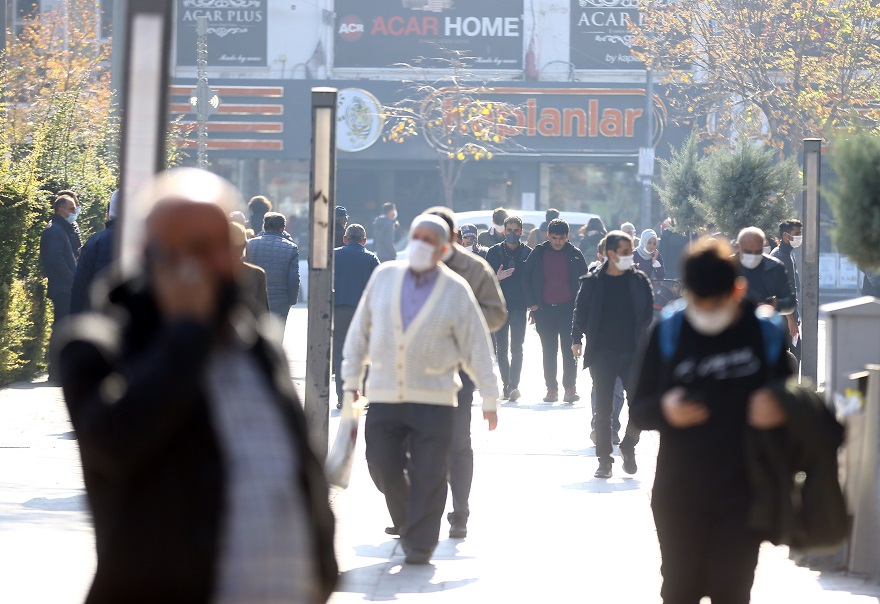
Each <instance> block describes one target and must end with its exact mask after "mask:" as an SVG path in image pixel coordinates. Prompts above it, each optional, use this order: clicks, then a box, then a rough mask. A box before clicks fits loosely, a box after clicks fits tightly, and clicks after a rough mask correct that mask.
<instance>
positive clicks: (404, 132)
mask: <svg viewBox="0 0 880 604" xmlns="http://www.w3.org/2000/svg"><path fill="white" fill-rule="evenodd" d="M443 54H445V55H446V56H445V57H444V58H443V59H441V60H442V61H443V62H444V63H445V64H446V65H447V66H448V70H447V73H448V75H447V76H445V77H444V78H443V79H440V80H437V81H434V80H431V79H430V78H429V77H428V75H429V74H428V72H427V71H426V70H425V69H424V68H423V67H422V66H421V65H419V64H416V65H405V66H406V67H409V68H410V69H412V70H413V72H414V73H415V74H416V76H417V78H418V79H417V80H415V81H409V82H408V85H409V87H410V90H411V95H410V96H409V97H407V98H406V99H404V100H402V101H400V102H398V103H395V104H394V105H390V106H387V107H385V109H384V111H385V115H384V116H383V117H384V119H385V122H386V133H385V135H384V136H383V140H384V141H386V142H389V143H403V142H404V141H405V140H406V139H408V138H412V137H419V136H422V137H424V138H425V140H426V141H427V143H428V144H429V145H430V146H431V148H432V149H434V151H436V152H437V159H438V165H439V168H440V181H441V183H442V185H443V193H444V197H445V203H446V206H447V207H449V208H454V207H455V206H454V204H455V186H456V184H458V181H459V179H460V178H461V175H462V172H463V170H464V167H465V166H466V165H467V164H468V163H471V162H479V161H486V160H490V159H492V158H493V157H494V156H495V154H497V153H504V152H505V150H509V149H510V148H511V147H513V146H514V145H516V143H515V142H514V140H513V137H515V136H516V134H517V133H518V131H517V126H516V125H515V123H516V120H515V119H514V118H513V117H512V116H513V114H514V111H515V109H516V107H514V106H513V105H511V104H509V103H505V102H498V101H490V100H486V99H485V97H486V96H487V95H491V93H492V89H491V87H489V86H486V85H483V84H473V83H472V82H474V81H476V77H475V76H474V75H473V74H472V73H471V72H470V71H469V70H468V58H467V57H466V56H464V55H463V54H462V53H460V52H455V51H443ZM432 61H433V63H432V64H436V59H433V60H432ZM481 97H483V99H481Z"/></svg>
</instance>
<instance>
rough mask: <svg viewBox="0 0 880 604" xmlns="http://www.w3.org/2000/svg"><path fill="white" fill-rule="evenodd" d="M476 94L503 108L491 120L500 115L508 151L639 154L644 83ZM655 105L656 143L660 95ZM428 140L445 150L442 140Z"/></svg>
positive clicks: (663, 119) (661, 123)
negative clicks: (624, 86) (611, 86)
mask: <svg viewBox="0 0 880 604" xmlns="http://www.w3.org/2000/svg"><path fill="white" fill-rule="evenodd" d="M442 94H443V91H442V90H441V91H440V93H439V96H441V97H442ZM480 98H481V100H482V101H483V102H487V101H488V102H491V101H496V100H497V101H498V102H500V103H501V104H503V106H504V107H505V108H506V109H505V110H504V112H503V113H502V114H499V115H496V116H493V121H497V120H498V119H499V118H501V119H503V122H504V125H503V126H501V127H499V129H498V134H499V135H500V136H501V137H502V138H503V139H505V140H506V141H507V144H504V145H503V146H504V152H505V153H507V154H512V155H523V154H526V155H528V154H535V153H541V154H561V155H570V154H593V153H595V154H606V155H618V154H627V155H630V154H631V155H638V153H639V148H640V147H644V146H645V142H646V138H647V133H646V130H645V128H646V127H647V120H646V119H645V90H644V89H643V88H513V87H493V88H492V89H491V90H490V91H489V92H487V93H483V94H481V97H480ZM653 107H654V132H653V136H652V145H656V144H657V143H659V141H660V139H661V138H663V134H664V131H665V129H666V123H667V114H666V106H665V105H664V104H663V101H662V100H661V99H660V97H659V96H655V98H654V105H653ZM428 142H429V143H430V144H431V145H432V146H434V147H435V148H438V149H441V150H445V149H444V148H443V142H444V141H441V140H429V141H428Z"/></svg>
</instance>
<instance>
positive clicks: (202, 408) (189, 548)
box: [58, 279, 337, 603]
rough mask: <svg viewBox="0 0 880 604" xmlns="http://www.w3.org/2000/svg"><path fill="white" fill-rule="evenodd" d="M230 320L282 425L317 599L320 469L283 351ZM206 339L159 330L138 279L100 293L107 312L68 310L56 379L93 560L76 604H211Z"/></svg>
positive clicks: (245, 320)
mask: <svg viewBox="0 0 880 604" xmlns="http://www.w3.org/2000/svg"><path fill="white" fill-rule="evenodd" d="M233 313H234V314H233V316H234V317H235V320H234V324H235V331H236V332H237V333H238V334H239V336H240V337H241V339H242V340H243V341H246V342H251V345H250V348H249V351H248V352H249V353H250V354H252V355H253V358H254V359H255V360H256V361H257V364H258V365H259V367H260V368H261V369H262V372H263V374H264V376H265V378H266V381H267V382H268V385H269V387H270V389H271V390H272V392H274V394H275V395H276V397H275V400H276V401H277V402H278V405H279V406H280V409H281V412H282V415H283V416H284V418H285V420H286V421H285V423H286V427H287V431H288V433H289V434H290V436H291V443H292V445H293V448H294V450H295V452H296V456H297V467H298V470H299V472H298V475H297V476H295V477H293V478H294V479H295V480H296V483H297V487H298V488H299V489H301V490H302V492H303V494H304V500H305V503H306V506H307V509H308V510H309V512H310V514H311V518H310V521H309V526H310V527H311V528H312V535H311V537H312V542H313V544H314V546H315V551H314V558H313V559H314V560H315V563H316V573H317V577H316V583H317V586H318V588H319V589H320V595H321V597H322V598H323V599H322V601H323V600H326V599H327V598H328V597H329V595H330V593H331V591H332V590H333V587H334V585H335V583H336V579H337V567H336V561H335V557H334V554H333V531H334V528H333V515H332V513H331V511H330V507H329V504H328V486H327V483H326V481H325V479H324V474H323V469H322V467H321V465H320V464H319V462H318V460H317V458H316V457H315V456H314V454H313V453H312V451H311V449H310V447H309V444H308V438H307V434H306V425H305V416H304V414H303V411H302V406H301V405H300V403H299V400H298V398H297V395H296V392H295V391H294V389H293V384H292V382H291V380H290V374H289V370H288V365H287V361H286V359H285V357H284V353H283V351H282V350H281V349H280V347H279V345H278V343H276V342H274V341H272V340H269V339H266V338H265V337H263V336H262V334H261V332H260V331H259V330H258V328H257V324H256V321H255V320H254V317H253V315H252V314H251V313H249V312H247V311H244V310H242V309H240V308H236V309H234V311H233ZM213 342H214V331H213V330H212V329H210V328H208V327H205V326H202V325H200V324H197V323H193V322H187V321H179V322H176V323H163V322H162V321H161V319H160V317H159V315H158V312H157V310H156V307H155V304H154V303H153V300H152V296H151V295H150V293H149V290H148V288H147V287H146V284H145V282H144V281H143V280H142V279H141V280H135V281H131V282H128V283H125V284H122V285H120V286H118V287H116V288H115V289H113V290H111V292H110V295H109V307H108V309H107V312H106V314H103V315H97V314H92V313H87V314H82V315H79V316H77V317H76V318H75V319H74V320H73V321H71V322H70V323H69V324H68V325H67V326H66V330H65V331H64V332H63V333H62V334H60V337H59V342H58V343H59V346H58V350H60V353H59V354H60V370H61V382H62V387H63V390H64V398H65V401H66V403H67V407H68V410H69V412H70V417H71V421H72V423H73V427H74V429H75V430H76V434H77V438H78V440H79V449H80V456H81V457H82V469H83V478H84V479H85V483H86V490H87V494H88V498H89V504H90V507H91V511H92V518H93V522H94V526H95V541H96V549H97V558H98V564H97V571H96V573H95V579H94V582H93V583H92V587H91V590H90V592H89V595H88V597H87V599H86V602H87V603H104V602H107V603H113V602H135V603H139V602H144V603H147V602H181V603H183V602H208V601H210V599H211V596H212V594H213V590H214V585H215V582H216V575H215V573H216V567H217V559H218V554H219V552H220V536H221V535H220V533H221V522H222V519H223V512H224V509H223V506H224V481H225V474H224V462H223V456H222V451H221V447H220V442H219V437H218V435H217V433H216V431H215V428H214V425H213V423H212V419H211V412H210V409H209V403H208V400H207V394H206V392H205V389H204V385H203V377H204V371H205V368H206V364H207V361H208V358H209V355H210V353H211V350H212V347H213Z"/></svg>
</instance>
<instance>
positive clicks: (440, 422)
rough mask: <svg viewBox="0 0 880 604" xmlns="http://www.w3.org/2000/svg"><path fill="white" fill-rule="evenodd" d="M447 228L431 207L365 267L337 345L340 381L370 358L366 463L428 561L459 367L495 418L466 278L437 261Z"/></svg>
mask: <svg viewBox="0 0 880 604" xmlns="http://www.w3.org/2000/svg"><path fill="white" fill-rule="evenodd" d="M449 236H450V230H449V226H448V225H447V223H446V222H445V221H444V220H443V219H441V218H439V217H437V216H434V215H424V214H423V215H421V216H417V217H416V218H415V220H413V222H412V225H411V227H410V241H409V247H408V259H407V260H406V261H399V262H388V263H384V264H382V265H381V266H380V267H379V268H377V269H376V271H375V272H374V273H373V277H372V279H371V280H370V283H369V284H368V285H367V289H366V291H365V292H364V295H363V298H361V301H360V304H359V305H358V309H357V311H356V312H355V316H354V319H353V320H352V323H351V327H350V328H349V332H348V337H347V338H346V340H345V349H344V353H343V355H344V361H343V363H342V376H343V378H344V380H345V389H346V391H351V392H356V391H357V389H358V388H359V385H360V383H361V380H362V378H363V375H364V369H365V367H366V365H367V363H371V367H370V375H369V378H368V380H367V391H368V392H369V394H370V399H371V400H370V413H369V414H368V415H367V421H366V427H365V430H364V433H365V438H366V443H367V465H368V467H369V470H370V476H371V477H372V478H373V482H374V483H375V484H376V487H377V488H378V489H379V491H381V492H382V494H383V495H384V496H385V502H386V504H387V505H388V511H389V513H390V515H391V520H392V523H393V527H394V529H395V531H396V532H397V533H398V534H399V535H400V538H401V544H402V546H403V550H404V552H405V554H406V562H407V563H408V564H427V563H428V562H429V561H430V559H431V555H432V554H433V552H434V548H435V547H436V546H437V542H438V539H439V534H440V523H441V519H442V517H443V510H444V508H445V506H446V494H447V484H446V475H447V462H448V454H449V449H450V443H451V441H452V433H453V423H454V420H455V413H454V412H455V405H456V392H457V391H458V390H459V388H461V381H460V380H459V378H458V373H457V372H458V369H459V367H460V368H462V369H463V370H464V371H466V372H467V373H468V374H469V375H470V376H471V377H472V378H473V380H474V382H476V384H477V386H478V387H479V389H480V395H481V396H482V398H483V417H484V418H485V419H486V420H487V421H488V423H489V429H490V430H493V429H494V428H495V426H496V424H497V415H496V404H497V399H498V380H497V378H496V376H495V373H494V370H493V367H492V348H491V343H490V341H489V330H488V328H487V326H486V320H485V319H484V318H483V314H482V312H481V311H480V306H479V305H478V303H477V301H476V299H475V298H474V294H473V292H472V291H471V288H470V287H469V286H468V284H467V282H466V281H465V280H464V279H463V278H462V277H460V276H458V275H457V274H455V273H454V272H453V271H452V270H451V269H449V268H448V267H446V266H445V265H444V264H442V263H441V262H440V259H441V258H442V257H443V256H444V254H446V253H447V250H448V248H449V238H450V237H449ZM404 471H406V474H405V473H404Z"/></svg>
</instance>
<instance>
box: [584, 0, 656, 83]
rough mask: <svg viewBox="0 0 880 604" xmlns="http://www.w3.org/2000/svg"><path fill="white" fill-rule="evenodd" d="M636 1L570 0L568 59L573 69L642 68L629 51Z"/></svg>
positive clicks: (637, 5) (634, 21)
mask: <svg viewBox="0 0 880 604" xmlns="http://www.w3.org/2000/svg"><path fill="white" fill-rule="evenodd" d="M638 7H639V0H571V62H572V63H574V66H575V68H576V69H644V68H645V64H644V63H642V62H641V61H639V60H638V59H636V57H635V56H633V54H632V52H631V50H630V49H631V47H632V39H633V34H632V32H631V31H630V28H629V24H630V23H638V22H639V14H640V13H639V10H638Z"/></svg>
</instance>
